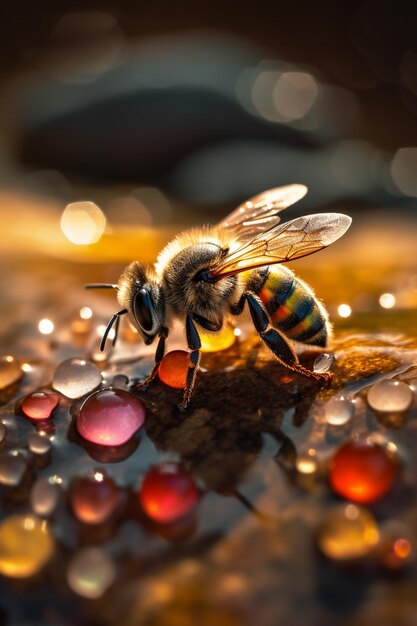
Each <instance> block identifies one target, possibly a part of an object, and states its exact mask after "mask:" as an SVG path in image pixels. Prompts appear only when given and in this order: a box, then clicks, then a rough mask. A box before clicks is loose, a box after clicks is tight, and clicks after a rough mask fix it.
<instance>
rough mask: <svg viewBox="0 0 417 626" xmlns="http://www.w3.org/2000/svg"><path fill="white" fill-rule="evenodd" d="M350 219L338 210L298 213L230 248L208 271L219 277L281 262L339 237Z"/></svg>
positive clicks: (316, 248)
mask: <svg viewBox="0 0 417 626" xmlns="http://www.w3.org/2000/svg"><path fill="white" fill-rule="evenodd" d="M351 222H352V219H351V218H350V217H349V216H347V215H343V214H341V213H318V214H317V215H305V216H304V217H298V218H296V219H294V220H291V221H290V222H285V224H281V225H277V226H275V227H274V228H272V229H270V230H268V231H267V232H264V233H259V234H258V235H256V236H255V237H253V238H252V239H251V240H250V241H248V242H247V243H244V244H242V245H241V246H240V247H239V248H238V249H236V250H234V251H232V252H230V254H228V255H227V256H226V257H225V258H223V259H222V260H221V262H220V263H219V264H218V265H217V266H216V267H214V268H212V269H211V270H210V273H211V274H212V276H214V277H217V278H219V279H220V278H224V277H226V276H232V275H233V274H238V273H239V272H243V271H245V270H250V269H255V268H256V267H262V266H264V265H273V264H274V263H284V262H285V261H292V260H294V259H299V258H300V257H303V256H307V255H309V254H314V252H318V251H319V250H322V249H323V248H326V247H327V246H329V245H330V244H332V243H334V242H335V241H336V240H337V239H339V237H341V236H342V235H343V234H344V233H345V232H346V231H347V229H348V228H349V226H350V224H351Z"/></svg>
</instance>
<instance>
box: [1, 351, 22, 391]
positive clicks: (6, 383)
mask: <svg viewBox="0 0 417 626" xmlns="http://www.w3.org/2000/svg"><path fill="white" fill-rule="evenodd" d="M22 376H23V372H22V370H21V368H20V365H19V364H18V363H17V361H16V359H15V358H14V357H12V356H2V357H0V389H6V388H7V387H10V386H11V385H13V384H14V383H17V382H18V381H19V380H20V379H21V378H22Z"/></svg>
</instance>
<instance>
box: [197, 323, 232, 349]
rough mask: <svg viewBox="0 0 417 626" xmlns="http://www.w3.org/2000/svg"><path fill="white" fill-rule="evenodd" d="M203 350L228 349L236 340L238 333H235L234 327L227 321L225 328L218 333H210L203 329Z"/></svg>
mask: <svg viewBox="0 0 417 626" xmlns="http://www.w3.org/2000/svg"><path fill="white" fill-rule="evenodd" d="M200 339H201V352H220V350H227V349H228V348H230V347H231V346H233V344H234V343H235V341H236V335H235V333H234V327H233V326H232V325H231V324H230V323H229V322H226V323H225V324H224V325H223V328H222V329H221V331H220V332H218V333H208V332H206V333H205V332H204V331H201V332H200Z"/></svg>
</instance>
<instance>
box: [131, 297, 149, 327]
mask: <svg viewBox="0 0 417 626" xmlns="http://www.w3.org/2000/svg"><path fill="white" fill-rule="evenodd" d="M153 308H154V305H153V302H152V298H151V295H150V293H149V291H147V290H146V289H140V290H139V291H138V292H137V293H136V295H135V299H134V301H133V312H134V314H135V317H136V320H137V321H138V323H139V325H140V327H141V328H142V329H143V330H145V331H150V330H152V327H153V319H152V310H153Z"/></svg>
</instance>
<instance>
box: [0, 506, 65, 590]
mask: <svg viewBox="0 0 417 626" xmlns="http://www.w3.org/2000/svg"><path fill="white" fill-rule="evenodd" d="M53 550H54V541H53V538H52V537H51V535H50V534H49V531H48V527H47V525H46V523H45V522H44V521H42V520H40V519H38V518H37V517H35V516H33V515H12V516H11V517H8V518H6V519H5V520H3V521H2V522H1V524H0V573H1V574H3V575H4V576H10V577H12V578H26V577H28V576H32V575H33V574H36V572H38V571H39V570H40V569H41V568H42V567H43V565H45V563H46V562H47V561H48V560H49V559H50V557H51V556H52V553H53Z"/></svg>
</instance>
